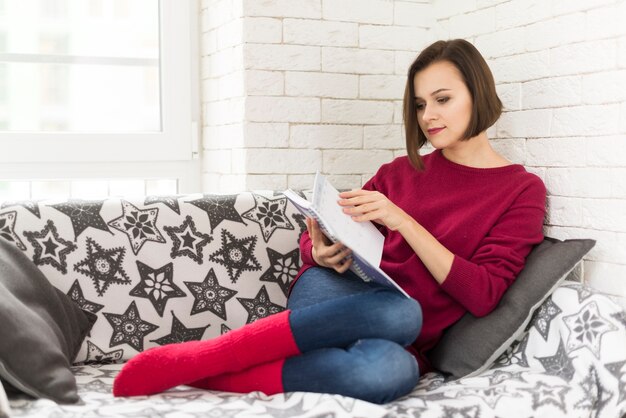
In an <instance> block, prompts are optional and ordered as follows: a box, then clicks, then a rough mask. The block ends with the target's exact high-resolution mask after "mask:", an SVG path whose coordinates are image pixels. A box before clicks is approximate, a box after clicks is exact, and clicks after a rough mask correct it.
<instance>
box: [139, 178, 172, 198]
mask: <svg viewBox="0 0 626 418" xmlns="http://www.w3.org/2000/svg"><path fill="white" fill-rule="evenodd" d="M146 194H147V195H149V196H168V195H175V194H178V182H177V181H176V179H161V180H146Z"/></svg>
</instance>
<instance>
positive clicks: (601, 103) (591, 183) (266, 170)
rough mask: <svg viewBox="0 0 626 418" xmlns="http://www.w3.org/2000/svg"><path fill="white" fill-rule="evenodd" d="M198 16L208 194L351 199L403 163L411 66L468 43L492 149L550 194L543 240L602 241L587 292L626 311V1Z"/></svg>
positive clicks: (222, 2)
mask: <svg viewBox="0 0 626 418" xmlns="http://www.w3.org/2000/svg"><path fill="white" fill-rule="evenodd" d="M202 5H203V10H202V16H201V21H202V34H201V42H202V49H201V54H202V59H201V62H202V70H201V74H202V77H203V86H202V91H203V110H204V112H203V115H204V122H203V123H204V129H203V148H204V156H203V161H204V178H203V181H204V189H205V190H206V191H213V192H215V191H223V192H226V191H238V190H252V189H275V190H280V189H282V188H285V187H292V188H298V189H305V188H309V187H310V186H311V183H312V180H313V175H314V173H315V170H320V171H322V172H324V173H326V174H328V175H330V177H331V180H332V181H333V182H334V183H335V184H336V185H337V186H338V187H341V188H350V187H358V186H360V185H361V184H362V183H363V182H364V181H366V180H367V179H368V178H369V177H370V176H371V175H372V173H374V172H375V171H376V169H377V167H378V166H379V165H380V164H382V163H384V162H387V161H389V160H391V159H392V158H394V157H396V156H399V155H404V154H405V150H404V138H403V130H402V113H401V111H402V107H401V106H402V101H401V100H402V96H403V91H404V84H405V73H406V70H407V67H408V65H409V64H410V63H411V61H412V60H413V59H414V58H415V56H416V54H417V53H418V52H419V51H420V50H421V49H423V48H424V47H425V46H427V45H428V44H430V43H431V42H432V41H434V40H436V39H449V38H455V37H463V38H465V39H467V40H469V41H470V42H473V43H474V45H476V46H477V48H478V49H479V50H480V51H481V52H482V53H483V55H484V56H485V57H486V59H487V61H488V63H489V65H490V67H491V69H492V71H493V73H494V76H495V78H496V82H497V90H498V94H499V95H500V97H501V99H502V101H503V103H504V106H505V113H504V114H503V116H502V118H501V119H500V120H499V121H498V122H497V124H496V125H495V126H494V127H492V128H490V129H489V130H488V133H489V135H490V137H491V138H492V139H493V145H494V147H495V148H496V149H497V150H498V151H499V152H501V153H502V154H504V155H505V156H506V157H507V158H509V159H510V160H511V161H513V162H516V163H521V164H524V165H526V167H527V169H528V170H529V171H531V172H533V173H535V174H537V175H539V176H540V177H541V178H542V179H543V180H544V182H545V183H546V186H547V189H548V216H547V218H546V225H545V232H546V234H548V235H551V236H555V237H557V238H575V237H589V238H593V239H596V240H597V241H598V243H597V245H596V247H595V248H594V249H593V250H592V251H591V253H590V254H589V255H588V256H587V258H586V262H585V265H584V266H583V267H584V268H583V269H582V270H581V271H582V273H581V274H582V277H581V278H582V279H583V280H585V281H586V282H587V283H589V284H590V285H592V286H595V287H597V288H599V289H602V290H603V291H606V292H609V293H612V294H615V295H620V296H621V297H622V298H623V299H622V300H623V302H624V305H625V306H626V25H624V24H623V22H624V21H625V20H626V0H597V1H593V2H590V1H587V0H568V1H551V2H547V1H544V0H468V1H457V0H203V3H202Z"/></svg>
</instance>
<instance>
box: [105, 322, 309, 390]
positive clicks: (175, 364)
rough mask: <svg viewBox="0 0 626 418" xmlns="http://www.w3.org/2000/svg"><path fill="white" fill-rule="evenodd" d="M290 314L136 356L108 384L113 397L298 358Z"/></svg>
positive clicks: (165, 346)
mask: <svg viewBox="0 0 626 418" xmlns="http://www.w3.org/2000/svg"><path fill="white" fill-rule="evenodd" d="M290 313H291V311H290V310H286V311H283V312H280V313H278V314H275V315H271V316H268V317H265V318H262V319H259V320H257V321H255V322H253V323H251V324H248V325H245V326H244V327H242V328H238V329H234V330H232V331H229V332H228V333H226V334H224V335H221V336H219V337H217V338H214V339H212V340H204V341H188V342H184V343H178V344H169V345H164V346H161V347H154V348H151V349H148V350H146V351H144V352H142V353H139V354H138V355H136V356H135V357H133V358H132V359H130V360H129V361H128V362H127V363H126V364H125V365H124V367H123V368H122V370H121V371H120V373H119V374H118V375H117V377H116V378H115V381H114V383H113V395H114V396H136V395H150V394H153V393H158V392H162V391H164V390H166V389H169V388H172V387H174V386H178V385H182V384H187V383H190V382H194V381H197V380H200V379H203V378H207V377H211V376H218V375H221V374H224V373H235V372H240V371H242V370H245V369H248V368H250V367H252V366H254V365H257V364H263V363H268V362H271V361H274V360H278V359H283V358H288V357H291V356H294V355H297V354H300V350H299V349H298V346H297V345H296V342H295V340H294V338H293V334H292V332H291V326H290V325H289V314H290Z"/></svg>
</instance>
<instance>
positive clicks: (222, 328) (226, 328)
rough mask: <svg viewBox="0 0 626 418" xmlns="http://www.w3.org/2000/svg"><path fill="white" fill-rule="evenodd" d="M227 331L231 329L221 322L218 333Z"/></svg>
mask: <svg viewBox="0 0 626 418" xmlns="http://www.w3.org/2000/svg"><path fill="white" fill-rule="evenodd" d="M228 331H232V330H231V329H230V328H228V326H227V325H226V324H222V327H221V328H220V334H221V335H224V334H226V333H227V332H228Z"/></svg>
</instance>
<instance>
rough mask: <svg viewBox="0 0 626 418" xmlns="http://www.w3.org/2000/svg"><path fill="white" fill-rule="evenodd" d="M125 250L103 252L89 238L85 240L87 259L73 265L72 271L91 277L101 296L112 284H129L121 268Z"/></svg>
mask: <svg viewBox="0 0 626 418" xmlns="http://www.w3.org/2000/svg"><path fill="white" fill-rule="evenodd" d="M125 254H126V249H125V248H124V247H118V248H111V249H109V250H105V249H104V248H102V247H101V246H99V245H98V244H97V243H96V242H95V241H94V240H92V239H91V238H89V237H88V238H87V258H85V259H84V260H82V261H79V262H78V263H76V264H75V265H74V271H77V272H79V273H83V274H84V275H86V276H89V277H91V280H92V281H93V284H94V286H95V287H96V292H97V293H98V296H103V295H104V292H106V290H107V288H108V287H109V286H110V285H111V284H112V283H117V284H130V278H129V277H128V275H127V274H126V272H125V271H124V269H123V268H122V261H123V260H124V255H125Z"/></svg>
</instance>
